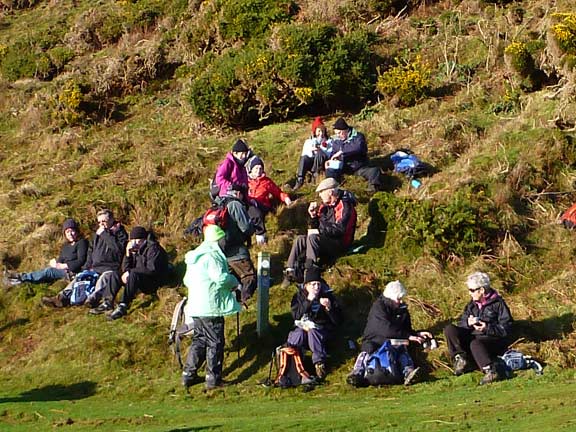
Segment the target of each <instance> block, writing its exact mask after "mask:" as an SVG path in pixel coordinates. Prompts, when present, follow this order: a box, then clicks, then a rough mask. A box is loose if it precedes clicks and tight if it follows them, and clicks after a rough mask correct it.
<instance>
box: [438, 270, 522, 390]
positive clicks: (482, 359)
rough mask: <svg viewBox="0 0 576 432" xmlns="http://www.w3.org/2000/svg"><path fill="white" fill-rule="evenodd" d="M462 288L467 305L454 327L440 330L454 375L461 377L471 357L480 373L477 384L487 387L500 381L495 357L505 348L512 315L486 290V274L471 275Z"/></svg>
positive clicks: (495, 295) (449, 325) (487, 281)
mask: <svg viewBox="0 0 576 432" xmlns="http://www.w3.org/2000/svg"><path fill="white" fill-rule="evenodd" d="M466 285H467V287H468V292H469V294H470V302H468V304H467V305H466V307H465V308H464V312H463V313H462V316H461V317H460V320H459V321H458V324H457V325H454V324H448V325H447V326H446V327H445V328H444V335H445V336H446V343H447V344H448V351H449V353H450V356H451V357H452V359H453V362H454V375H462V374H463V373H465V372H466V371H467V370H468V366H470V363H469V362H470V360H469V359H470V357H472V359H473V360H474V362H475V363H476V365H477V366H478V368H480V370H481V371H482V372H484V377H483V378H482V380H481V381H480V384H481V385H483V384H489V383H492V382H494V381H498V380H500V379H502V378H503V377H504V374H503V373H502V371H500V370H499V368H498V362H497V356H498V355H502V354H503V353H504V352H505V351H506V349H507V348H508V344H509V340H508V338H509V336H510V331H511V329H512V315H511V314H510V309H508V305H507V304H506V302H505V301H504V299H503V298H502V297H501V296H500V294H498V292H497V291H496V290H495V289H493V288H492V287H491V286H490V277H489V276H488V275H487V274H486V273H482V272H476V273H473V274H471V275H470V276H468V279H467V280H466Z"/></svg>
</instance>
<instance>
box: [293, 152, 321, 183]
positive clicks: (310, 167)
mask: <svg viewBox="0 0 576 432" xmlns="http://www.w3.org/2000/svg"><path fill="white" fill-rule="evenodd" d="M327 160H328V156H327V155H326V153H324V152H323V151H321V150H318V151H317V152H316V153H315V154H314V157H309V156H300V161H299V162H298V171H297V173H296V176H297V177H298V178H299V179H301V180H304V176H305V175H306V173H308V172H311V173H313V174H318V173H321V172H322V171H324V162H326V161H327Z"/></svg>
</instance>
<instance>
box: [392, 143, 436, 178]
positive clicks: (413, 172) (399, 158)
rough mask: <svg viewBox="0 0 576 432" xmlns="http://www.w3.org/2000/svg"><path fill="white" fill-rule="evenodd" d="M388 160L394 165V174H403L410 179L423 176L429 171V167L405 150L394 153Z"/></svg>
mask: <svg viewBox="0 0 576 432" xmlns="http://www.w3.org/2000/svg"><path fill="white" fill-rule="evenodd" d="M390 160H391V161H392V163H393V164H394V171H395V172H397V173H401V174H404V175H405V176H406V177H408V178H410V179H412V178H416V177H418V176H422V175H425V174H427V173H428V171H429V165H428V164H426V163H424V162H422V161H421V160H420V159H418V156H416V155H415V154H414V153H412V152H411V151H410V150H407V149H403V150H398V151H396V152H395V153H393V154H392V155H391V156H390Z"/></svg>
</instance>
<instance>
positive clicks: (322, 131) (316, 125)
mask: <svg viewBox="0 0 576 432" xmlns="http://www.w3.org/2000/svg"><path fill="white" fill-rule="evenodd" d="M312 135H313V136H314V137H315V138H318V139H326V138H328V132H327V130H326V126H324V122H323V121H322V118H321V117H316V118H315V119H314V121H313V122H312Z"/></svg>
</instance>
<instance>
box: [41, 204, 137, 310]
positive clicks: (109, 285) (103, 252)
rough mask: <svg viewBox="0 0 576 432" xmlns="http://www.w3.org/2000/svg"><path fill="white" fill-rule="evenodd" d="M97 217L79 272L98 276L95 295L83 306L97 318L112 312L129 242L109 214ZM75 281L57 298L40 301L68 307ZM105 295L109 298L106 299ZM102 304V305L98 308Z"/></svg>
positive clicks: (103, 211) (125, 234)
mask: <svg viewBox="0 0 576 432" xmlns="http://www.w3.org/2000/svg"><path fill="white" fill-rule="evenodd" d="M96 216H97V221H98V229H97V230H96V233H95V234H94V236H93V237H92V242H91V243H90V246H89V248H88V253H87V258H86V263H85V264H84V266H83V267H82V270H90V271H93V272H96V273H97V274H98V279H97V281H96V288H95V290H94V293H93V294H91V295H90V296H89V297H88V299H87V300H86V303H85V304H86V305H87V306H90V307H92V308H93V309H91V310H90V313H92V314H100V313H104V312H105V311H109V310H112V309H113V306H112V305H113V301H114V296H115V295H116V293H117V292H118V290H119V289H120V273H119V272H120V265H121V264H122V256H123V255H124V248H125V247H126V242H127V241H128V234H127V233H126V230H125V229H124V227H123V226H122V224H121V223H120V222H117V221H116V220H114V216H113V214H112V211H111V210H108V209H103V210H100V211H99V212H98V213H97V214H96ZM75 281H76V278H74V279H73V280H72V281H71V282H70V283H69V284H68V286H67V287H66V288H64V289H63V290H62V291H60V292H59V293H58V294H57V295H56V296H54V297H43V298H42V304H43V305H45V306H51V307H57V308H59V307H65V306H69V305H70V295H71V294H72V287H73V285H74V282H75ZM106 293H110V294H109V295H106ZM103 296H104V299H103V300H102V297H103ZM101 300H102V303H101V304H100V305H99V306H97V305H98V303H99V302H100V301H101ZM96 306H97V307H96Z"/></svg>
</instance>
